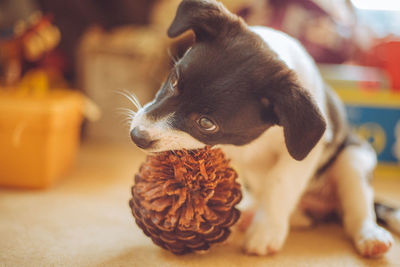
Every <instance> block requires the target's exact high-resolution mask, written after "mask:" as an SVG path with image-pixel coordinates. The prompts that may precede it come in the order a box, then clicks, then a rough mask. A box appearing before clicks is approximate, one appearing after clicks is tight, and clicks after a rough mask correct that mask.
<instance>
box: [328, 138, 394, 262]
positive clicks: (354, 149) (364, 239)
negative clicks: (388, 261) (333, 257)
mask: <svg viewBox="0 0 400 267" xmlns="http://www.w3.org/2000/svg"><path fill="white" fill-rule="evenodd" d="M375 165H376V156H375V153H374V152H373V151H372V148H371V147H370V146H369V145H368V144H367V143H364V144H362V145H351V146H348V147H346V148H345V150H344V151H342V153H341V154H340V155H339V156H338V158H337V160H336V161H335V163H334V164H333V165H332V168H331V169H330V170H329V174H330V175H333V178H334V179H335V180H336V183H337V189H338V195H339V199H340V202H341V208H342V211H343V223H344V227H345V230H346V232H347V233H348V235H349V236H350V237H351V238H352V239H353V241H354V244H355V246H356V248H357V250H358V251H359V253H360V254H361V255H363V256H365V257H377V256H380V255H382V254H384V253H385V252H386V251H388V250H389V248H390V247H391V245H392V243H393V239H392V236H391V235H390V233H389V232H387V231H386V230H385V229H383V228H382V227H380V226H378V225H377V224H376V217H375V211H374V204H373V201H374V200H373V190H372V188H371V186H370V184H369V182H368V176H369V175H370V174H371V173H372V171H373V169H374V167H375Z"/></svg>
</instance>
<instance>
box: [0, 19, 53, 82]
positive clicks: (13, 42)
mask: <svg viewBox="0 0 400 267" xmlns="http://www.w3.org/2000/svg"><path fill="white" fill-rule="evenodd" d="M51 21H52V17H51V16H42V15H41V13H40V12H37V13H35V14H33V15H32V16H30V17H29V19H28V20H27V21H19V22H17V23H16V25H15V27H14V34H13V36H11V37H10V38H8V39H3V40H1V39H0V65H1V68H0V69H1V70H2V73H3V74H2V75H0V77H1V76H3V77H4V78H3V81H0V82H2V83H3V85H5V86H15V85H16V83H17V82H18V80H19V79H20V78H21V76H22V73H23V67H24V66H23V65H24V63H32V62H36V61H38V60H40V59H42V58H43V57H44V56H45V55H46V54H47V53H48V52H50V51H52V50H53V49H54V48H55V47H56V46H57V44H58V43H59V41H60V32H59V30H58V28H57V27H56V26H54V25H53V24H52V23H51Z"/></svg>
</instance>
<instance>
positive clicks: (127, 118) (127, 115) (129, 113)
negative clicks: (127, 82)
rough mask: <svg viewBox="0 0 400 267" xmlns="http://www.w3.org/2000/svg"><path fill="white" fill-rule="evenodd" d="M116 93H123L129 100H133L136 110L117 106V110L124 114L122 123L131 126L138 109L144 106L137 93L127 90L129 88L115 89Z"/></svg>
mask: <svg viewBox="0 0 400 267" xmlns="http://www.w3.org/2000/svg"><path fill="white" fill-rule="evenodd" d="M115 93H116V94H119V95H122V96H124V97H126V98H127V99H128V100H129V102H131V103H132V104H133V105H134V107H135V109H136V111H134V110H132V109H129V108H117V109H116V112H117V113H118V114H120V115H122V116H124V118H123V119H122V123H123V124H124V126H130V125H131V124H132V121H133V120H134V118H135V116H136V113H137V111H139V110H140V109H141V108H142V105H141V104H140V102H139V100H138V98H137V97H136V96H135V94H133V93H131V92H129V91H127V90H119V91H115Z"/></svg>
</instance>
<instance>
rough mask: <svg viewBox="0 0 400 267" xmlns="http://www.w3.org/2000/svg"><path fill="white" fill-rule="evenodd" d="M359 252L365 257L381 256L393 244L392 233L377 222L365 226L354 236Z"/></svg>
mask: <svg viewBox="0 0 400 267" xmlns="http://www.w3.org/2000/svg"><path fill="white" fill-rule="evenodd" d="M354 242H355V246H356V248H357V250H358V252H359V253H360V254H361V255H362V256H364V257H380V256H382V255H383V254H385V253H386V252H387V251H388V250H389V249H390V247H391V246H392V244H393V242H394V241H393V238H392V235H391V234H390V233H389V232H388V231H386V230H385V229H383V228H382V227H380V226H378V225H376V224H370V225H367V226H364V227H363V228H362V230H361V231H360V233H359V234H358V235H356V236H355V238H354Z"/></svg>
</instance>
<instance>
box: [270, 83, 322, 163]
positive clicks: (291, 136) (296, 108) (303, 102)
mask: <svg viewBox="0 0 400 267" xmlns="http://www.w3.org/2000/svg"><path fill="white" fill-rule="evenodd" d="M271 98H272V99H271V100H272V103H273V109H274V112H275V114H276V116H277V117H278V120H279V123H278V124H279V125H281V126H282V127H283V131H284V135H285V143H286V147H287V149H288V151H289V154H290V155H291V156H292V157H293V158H294V159H296V160H302V159H304V158H305V157H306V156H307V155H308V153H309V152H310V151H311V150H312V149H313V147H314V146H315V145H316V144H317V143H318V141H319V139H320V138H321V137H322V135H323V133H324V132H325V128H326V123H325V120H324V118H323V117H322V115H321V112H320V110H319V108H318V106H317V105H316V104H315V103H314V100H313V99H312V98H311V96H310V94H309V93H308V92H306V91H305V90H304V89H303V88H301V87H300V86H298V85H296V84H292V83H291V84H290V86H289V87H285V88H282V89H281V90H279V91H278V92H275V93H274V94H273V95H272V96H271Z"/></svg>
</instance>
